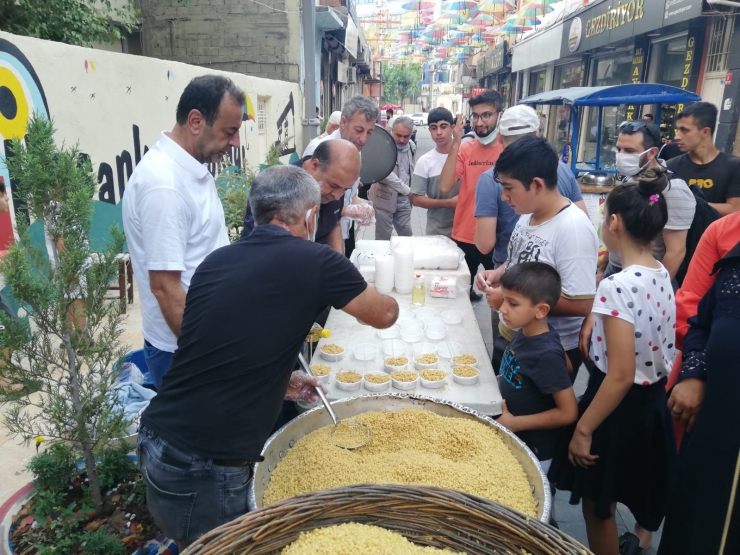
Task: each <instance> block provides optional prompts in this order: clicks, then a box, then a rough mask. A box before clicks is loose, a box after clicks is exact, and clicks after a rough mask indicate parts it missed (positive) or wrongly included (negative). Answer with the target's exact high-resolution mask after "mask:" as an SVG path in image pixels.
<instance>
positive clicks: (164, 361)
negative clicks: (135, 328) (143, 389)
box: [144, 339, 175, 389]
mask: <svg viewBox="0 0 740 555" xmlns="http://www.w3.org/2000/svg"><path fill="white" fill-rule="evenodd" d="M173 356H175V353H170V352H169V351H161V350H159V349H157V348H156V347H155V346H154V345H152V344H151V343H149V341H147V340H146V339H145V340H144V360H146V367H147V369H148V370H149V376H150V377H151V378H152V383H153V384H154V387H155V388H157V389H159V388H160V387H162V378H163V377H164V375H165V374H166V373H167V370H169V369H170V366H171V365H172V357H173Z"/></svg>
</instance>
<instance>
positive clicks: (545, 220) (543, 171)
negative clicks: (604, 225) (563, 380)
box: [478, 136, 599, 380]
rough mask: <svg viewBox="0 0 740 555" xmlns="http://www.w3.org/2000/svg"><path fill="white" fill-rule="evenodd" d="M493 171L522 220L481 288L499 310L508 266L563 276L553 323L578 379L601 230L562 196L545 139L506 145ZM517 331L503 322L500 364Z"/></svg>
mask: <svg viewBox="0 0 740 555" xmlns="http://www.w3.org/2000/svg"><path fill="white" fill-rule="evenodd" d="M494 171H495V173H496V177H497V179H498V181H499V182H500V183H501V186H502V194H501V198H502V199H503V200H504V201H506V202H507V203H508V204H509V206H511V208H513V209H514V211H515V212H516V213H517V214H519V215H520V218H519V221H518V222H517V224H516V226H515V227H514V231H513V232H512V234H511V239H510V240H509V247H508V254H507V260H506V262H505V263H504V264H502V265H501V266H500V267H499V268H497V269H495V270H487V271H484V272H482V273H481V274H480V275H479V276H478V286H479V287H480V288H482V289H485V292H486V297H487V299H488V303H489V304H490V305H491V308H492V309H494V310H498V309H499V308H500V306H501V304H502V298H501V290H500V287H499V281H500V279H501V276H502V275H503V274H504V272H505V271H506V269H507V268H510V267H511V266H513V265H515V264H519V263H520V262H545V263H546V264H550V265H551V266H553V267H554V268H555V269H556V270H557V271H558V273H559V274H560V279H561V282H562V293H561V296H560V300H558V302H557V304H556V305H555V306H554V307H553V308H552V310H551V311H550V314H549V315H548V321H549V322H550V325H551V326H552V328H553V329H554V330H555V331H557V332H558V334H559V335H560V342H561V343H562V345H563V349H565V352H566V354H567V355H568V371H569V372H571V379H572V380H575V376H576V372H577V371H578V368H579V367H580V365H581V363H582V362H583V357H582V355H581V353H580V351H579V350H578V336H579V332H580V330H581V324H582V323H583V319H584V317H586V316H588V315H589V314H590V313H591V307H592V306H593V301H594V296H595V294H596V264H597V259H598V249H599V243H598V239H597V237H596V231H595V230H594V226H593V224H591V222H590V220H589V219H588V216H586V214H584V213H583V211H582V210H581V209H580V208H578V207H577V206H576V205H575V204H574V203H572V202H571V201H570V200H568V199H567V198H565V197H564V196H563V195H561V194H560V191H559V190H558V155H557V154H556V153H555V150H553V148H552V146H550V144H549V143H548V142H547V141H546V140H545V139H543V138H540V137H534V136H530V137H525V138H523V139H519V140H518V141H516V142H514V143H512V144H511V145H509V146H507V147H506V149H504V151H503V152H502V153H501V156H500V157H499V158H498V160H497V161H496V167H495V170H494ZM515 332H516V330H510V329H508V328H507V327H506V326H505V325H504V324H503V322H500V323H499V333H500V334H501V336H500V337H499V338H498V339H497V341H496V344H494V355H493V358H494V361H495V362H499V361H500V357H501V355H503V351H504V349H505V348H506V344H507V343H508V341H510V340H511V339H512V338H513V337H514V334H515ZM497 353H498V354H499V355H498V357H497ZM494 370H495V371H498V368H497V367H494Z"/></svg>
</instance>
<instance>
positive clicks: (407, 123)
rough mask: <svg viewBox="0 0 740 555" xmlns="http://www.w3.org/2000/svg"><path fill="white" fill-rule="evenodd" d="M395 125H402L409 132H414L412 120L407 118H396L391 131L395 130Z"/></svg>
mask: <svg viewBox="0 0 740 555" xmlns="http://www.w3.org/2000/svg"><path fill="white" fill-rule="evenodd" d="M396 125H403V126H404V127H405V128H406V129H409V130H411V131H413V130H414V120H412V119H411V118H410V117H408V116H398V117H397V118H396V119H395V120H394V121H393V129H395V128H396Z"/></svg>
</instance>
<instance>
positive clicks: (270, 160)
mask: <svg viewBox="0 0 740 555" xmlns="http://www.w3.org/2000/svg"><path fill="white" fill-rule="evenodd" d="M280 146H282V145H280ZM280 164H282V162H281V161H280V148H279V146H278V145H275V144H272V145H270V148H268V149H267V156H265V166H268V167H270V166H279V165H280Z"/></svg>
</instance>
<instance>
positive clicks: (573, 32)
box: [568, 17, 583, 52]
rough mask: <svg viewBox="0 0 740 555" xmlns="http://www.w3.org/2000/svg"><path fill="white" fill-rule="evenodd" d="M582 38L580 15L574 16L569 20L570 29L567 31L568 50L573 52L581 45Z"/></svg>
mask: <svg viewBox="0 0 740 555" xmlns="http://www.w3.org/2000/svg"><path fill="white" fill-rule="evenodd" d="M582 38H583V22H582V21H581V18H580V17H574V18H573V19H572V20H571V22H570V29H569V31H568V50H569V51H570V52H575V51H576V50H578V47H579V46H581V39H582Z"/></svg>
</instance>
